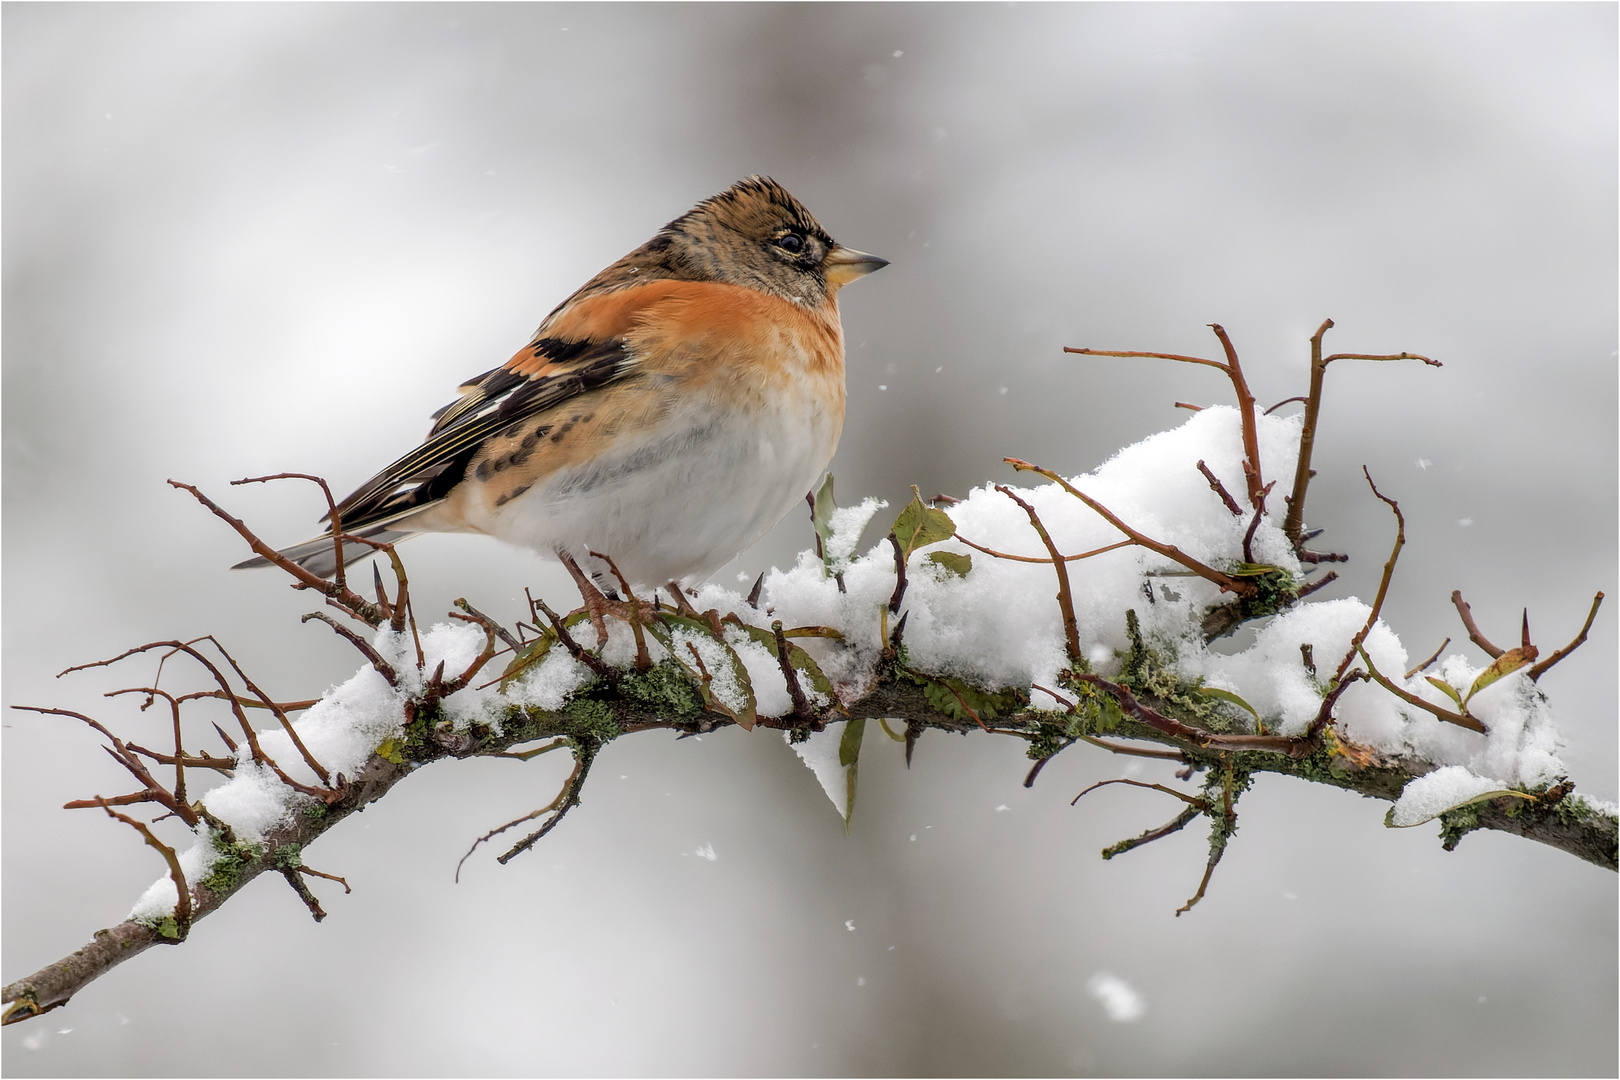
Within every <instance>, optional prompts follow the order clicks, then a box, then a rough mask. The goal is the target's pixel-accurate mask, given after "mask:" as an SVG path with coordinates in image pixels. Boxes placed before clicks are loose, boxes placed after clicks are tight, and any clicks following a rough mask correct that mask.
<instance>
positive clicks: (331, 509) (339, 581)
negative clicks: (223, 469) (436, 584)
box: [231, 472, 364, 589]
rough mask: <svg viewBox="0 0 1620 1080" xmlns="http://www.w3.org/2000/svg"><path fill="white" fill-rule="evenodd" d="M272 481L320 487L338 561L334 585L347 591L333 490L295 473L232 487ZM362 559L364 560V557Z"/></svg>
mask: <svg viewBox="0 0 1620 1080" xmlns="http://www.w3.org/2000/svg"><path fill="white" fill-rule="evenodd" d="M271 480H308V481H310V482H311V483H315V484H319V485H320V487H321V494H322V495H325V496H326V517H325V520H326V521H327V523H328V524H327V529H328V530H329V531H330V532H331V534H332V554H333V556H334V557H335V558H336V559H337V569H336V570H334V571H333V572H332V583H333V584H334V585H336V586H337V587H338V588H340V589H347V588H348V582H347V581H346V580H344V575H343V520H342V518H340V517H339V516H338V504H337V500H336V499H334V498H332V489H331V488H330V487H328V486H327V484H326V481H325V480H324V479H323V478H321V477H319V476H311V475H310V474H309V473H294V472H284V473H276V474H275V475H273V476H248V477H244V478H242V479H241V480H232V481H231V487H240V486H241V485H243V484H264V483H268V482H269V481H271ZM361 557H362V558H364V556H361Z"/></svg>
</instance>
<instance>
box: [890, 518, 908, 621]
mask: <svg viewBox="0 0 1620 1080" xmlns="http://www.w3.org/2000/svg"><path fill="white" fill-rule="evenodd" d="M889 543H890V544H891V545H893V547H894V595H892V596H890V597H889V614H890V615H898V614H900V601H901V600H902V599H903V598H904V597H905V595H906V557H905V554H904V553H903V552H902V551H901V550H900V539H899V537H897V536H895V535H894V533H890V534H889Z"/></svg>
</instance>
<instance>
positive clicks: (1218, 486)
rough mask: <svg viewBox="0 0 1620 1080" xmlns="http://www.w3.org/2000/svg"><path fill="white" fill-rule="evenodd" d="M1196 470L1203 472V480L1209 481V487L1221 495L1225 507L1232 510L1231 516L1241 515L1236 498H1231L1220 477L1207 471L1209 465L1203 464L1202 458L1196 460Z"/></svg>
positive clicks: (1241, 511)
mask: <svg viewBox="0 0 1620 1080" xmlns="http://www.w3.org/2000/svg"><path fill="white" fill-rule="evenodd" d="M1198 471H1199V472H1201V473H1203V474H1204V479H1205V480H1208V481H1209V489H1210V490H1211V491H1213V492H1214V493H1215V494H1217V495H1219V496H1220V497H1221V502H1223V503H1225V504H1226V508H1227V509H1228V510H1230V511H1232V516H1233V517H1242V516H1243V510H1242V509H1241V508H1240V507H1239V506H1238V504H1237V500H1235V499H1233V498H1232V496H1231V494H1230V493H1229V492H1228V491H1227V490H1226V485H1225V484H1222V483H1221V480H1220V477H1218V476H1216V475H1215V474H1214V473H1212V472H1210V471H1209V466H1208V465H1205V464H1204V461H1203V459H1202V458H1199V460H1198Z"/></svg>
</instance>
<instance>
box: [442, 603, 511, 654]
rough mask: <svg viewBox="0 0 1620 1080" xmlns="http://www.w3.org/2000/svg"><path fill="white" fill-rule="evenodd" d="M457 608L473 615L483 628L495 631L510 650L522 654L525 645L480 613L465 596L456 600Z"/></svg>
mask: <svg viewBox="0 0 1620 1080" xmlns="http://www.w3.org/2000/svg"><path fill="white" fill-rule="evenodd" d="M456 607H458V608H460V609H461V610H462V611H465V612H466V613H467V614H468V615H471V616H472V617H473V618H474V619H475V620H477V621H478V622H479V623H480V624H481V625H482V626H484V627H486V628H487V629H490V630H493V631H494V632H495V634H496V636H498V637H499V638H500V639H501V641H502V642H503V643H504V644H505V645H506V647H507V648H508V649H511V650H512V651H513V652H515V653H520V652H522V651H523V643H522V642H521V641H519V640H518V639H517V638H515V637H513V636H512V632H511V631H510V630H508V629H507V628H506V627H504V626H502V625H501V624H500V623H498V622H496V621H495V620H494V619H492V618H490V617H489V616H488V615H485V614H484V613H483V612H482V611H479V610H478V609H477V608H475V607H473V606H472V605H471V604H469V603H467V598H466V597H465V596H460V597H457V598H456Z"/></svg>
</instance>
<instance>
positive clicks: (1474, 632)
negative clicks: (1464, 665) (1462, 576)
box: [1451, 589, 1507, 660]
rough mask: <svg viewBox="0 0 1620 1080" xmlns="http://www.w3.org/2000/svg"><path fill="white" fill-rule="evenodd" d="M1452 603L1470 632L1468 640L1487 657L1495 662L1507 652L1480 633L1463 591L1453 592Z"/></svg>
mask: <svg viewBox="0 0 1620 1080" xmlns="http://www.w3.org/2000/svg"><path fill="white" fill-rule="evenodd" d="M1451 602H1452V604H1454V605H1456V608H1457V614H1458V615H1460V616H1461V617H1462V624H1463V627H1464V628H1465V629H1466V630H1467V631H1468V640H1469V641H1472V642H1473V643H1474V644H1475V645H1478V646H1479V647H1480V648H1481V649H1482V650H1484V652H1485V655H1486V656H1489V657H1490V658H1491V659H1492V660H1495V659H1496V658H1497V657H1498V656H1501V655H1502V654H1503V653H1504V652H1506V651H1507V650H1506V649H1500V648H1497V647H1496V646H1495V645H1492V644H1491V643H1490V642H1489V641H1488V640H1486V638H1485V635H1484V634H1482V633H1480V632H1479V627H1478V626H1477V625H1475V623H1474V609H1473V608H1471V607H1469V606H1468V601H1466V600H1464V599H1463V597H1462V590H1461V589H1454V590H1452V593H1451Z"/></svg>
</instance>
